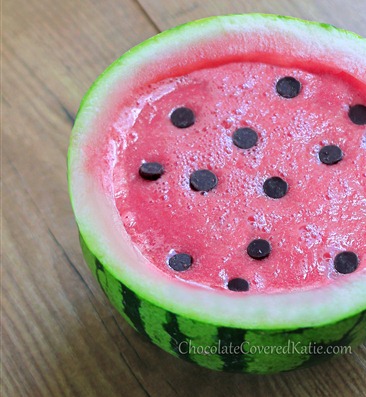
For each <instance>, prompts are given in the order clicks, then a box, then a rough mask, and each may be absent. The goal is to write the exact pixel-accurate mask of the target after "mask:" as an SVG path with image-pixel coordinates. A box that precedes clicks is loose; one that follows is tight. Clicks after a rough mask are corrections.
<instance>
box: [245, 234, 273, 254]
mask: <svg viewBox="0 0 366 397" xmlns="http://www.w3.org/2000/svg"><path fill="white" fill-rule="evenodd" d="M247 252H248V255H249V256H250V257H251V258H253V259H264V258H266V257H267V256H268V255H269V254H270V252H271V246H270V244H269V242H268V241H267V240H263V239H261V238H258V239H256V240H253V241H252V242H251V243H250V244H249V245H248V248H247Z"/></svg>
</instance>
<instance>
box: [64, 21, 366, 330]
mask: <svg viewBox="0 0 366 397" xmlns="http://www.w3.org/2000/svg"><path fill="white" fill-rule="evenodd" d="M253 34H255V35H256V34H260V40H252V39H251V38H252V37H253ZM229 39H230V40H229ZM225 40H227V41H225ZM220 42H221V43H222V42H225V43H226V45H221V46H220V45H218V44H217V43H220ZM228 43H231V44H229V45H228ZM253 54H254V55H253ZM188 55H189V57H188ZM272 56H273V59H277V60H278V59H284V60H288V59H291V60H294V62H295V63H303V64H304V65H306V64H307V63H310V62H315V63H317V64H318V65H325V66H326V67H329V68H331V69H333V70H334V71H335V72H337V73H342V72H344V73H346V74H347V75H349V76H351V77H352V78H355V79H357V80H359V81H360V82H362V83H364V84H366V40H365V39H362V38H360V37H358V36H356V35H354V34H352V33H349V32H346V31H342V30H337V29H335V28H332V27H330V26H327V27H324V26H322V25H320V24H315V23H310V22H305V21H300V20H296V19H291V18H283V17H276V16H269V15H260V14H248V15H237V16H225V17H213V18H208V19H205V20H200V21H196V22H192V23H190V24H186V25H183V26H180V27H178V28H175V29H172V30H170V31H167V32H164V33H162V34H160V35H158V36H155V37H154V38H152V39H150V40H148V41H146V42H144V43H142V44H141V45H139V46H137V47H135V48H133V49H132V50H130V51H129V52H127V53H126V54H125V55H124V56H123V57H121V58H120V59H119V60H117V61H116V62H115V63H114V64H112V65H111V66H110V67H109V68H108V69H107V70H106V71H105V72H104V73H103V74H102V75H101V76H100V78H99V79H98V80H97V81H96V83H95V84H94V85H93V86H92V88H91V90H89V92H88V94H87V95H86V97H85V98H84V100H83V102H82V105H81V107H80V110H79V113H78V116H77V119H76V122H75V126H74V129H73V132H72V136H71V142H70V148H69V155H68V169H69V188H70V196H71V201H72V205H73V209H74V213H75V217H76V221H77V224H78V226H79V230H80V232H81V234H82V236H83V238H84V240H85V242H86V244H87V245H88V247H89V248H90V249H91V250H92V251H93V253H94V254H95V255H96V256H97V257H98V258H99V259H100V261H101V262H102V263H103V264H104V265H105V267H106V268H107V269H108V271H110V272H111V273H112V274H113V275H114V276H115V277H116V278H117V279H119V280H120V281H122V282H123V283H124V284H126V285H127V286H128V287H129V288H131V289H132V290H134V291H135V292H136V293H137V294H138V295H139V296H141V297H143V298H145V299H146V300H148V301H150V302H152V303H155V304H156V305H158V306H160V307H162V308H165V309H167V310H170V311H173V312H175V313H178V314H181V315H184V316H187V317H191V318H194V319H198V320H201V321H205V322H210V323H214V324H218V325H223V326H238V327H246V328H261V329H279V328H292V327H293V328H295V327H308V326H316V325H322V324H327V323H331V322H335V321H337V320H340V319H342V318H345V317H348V316H350V315H352V314H356V313H359V312H360V311H362V310H365V309H366V271H365V269H363V270H362V271H357V272H356V273H354V274H352V275H346V277H344V278H339V279H338V280H336V281H334V283H332V284H331V285H329V286H326V287H322V288H318V289H313V290H307V291H296V292H291V291H289V292H287V293H281V294H255V295H245V294H237V293H232V292H229V291H228V292H226V291H217V290H213V289H209V288H205V287H202V286H199V285H195V284H190V283H187V282H182V281H179V280H177V279H174V278H172V277H169V276H168V275H166V274H164V273H162V272H161V271H159V270H157V268H156V267H155V266H154V265H153V264H152V263H149V262H148V261H147V260H146V258H144V257H143V256H142V254H141V253H140V252H139V251H138V249H137V248H136V247H135V246H134V245H133V244H132V243H131V241H130V238H129V236H128V235H127V233H126V231H125V229H124V226H123V223H122V220H121V218H120V215H119V213H118V210H117V208H116V206H115V201H114V194H113V191H111V189H113V186H112V185H111V183H110V181H111V180H112V171H113V164H111V166H110V168H109V173H110V174H108V172H106V174H105V175H102V177H101V178H100V177H98V178H96V177H95V175H93V174H92V173H90V172H89V171H88V170H87V169H86V164H87V161H88V158H87V155H88V151H87V150H85V148H86V147H87V146H88V145H90V144H91V143H92V142H93V141H96V137H98V136H100V135H101V134H103V133H104V132H105V131H106V128H108V123H110V121H111V117H112V116H113V115H115V114H116V106H119V105H120V104H121V101H123V98H127V97H128V96H130V95H131V93H133V92H134V87H136V86H143V85H145V84H149V83H151V82H152V81H156V79H161V78H165V77H169V76H174V75H175V73H176V71H177V67H178V68H181V67H182V66H184V68H186V69H187V71H190V70H193V69H195V68H197V67H203V62H207V60H209V61H211V62H215V61H216V60H220V59H222V58H225V57H233V58H235V59H241V60H251V59H253V57H256V58H259V59H260V57H264V58H267V59H271V57H272ZM154 62H156V63H154ZM365 222H366V221H365ZM365 240H366V235H365Z"/></svg>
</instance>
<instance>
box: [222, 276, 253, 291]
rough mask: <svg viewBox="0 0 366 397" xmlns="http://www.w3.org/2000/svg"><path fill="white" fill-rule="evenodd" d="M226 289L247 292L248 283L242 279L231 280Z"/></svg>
mask: <svg viewBox="0 0 366 397" xmlns="http://www.w3.org/2000/svg"><path fill="white" fill-rule="evenodd" d="M227 287H228V288H229V290H231V291H248V290H249V283H248V281H247V280H244V279H243V278H240V277H238V278H232V279H231V280H230V281H229V282H228V283H227Z"/></svg>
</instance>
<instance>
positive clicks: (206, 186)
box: [189, 170, 217, 192]
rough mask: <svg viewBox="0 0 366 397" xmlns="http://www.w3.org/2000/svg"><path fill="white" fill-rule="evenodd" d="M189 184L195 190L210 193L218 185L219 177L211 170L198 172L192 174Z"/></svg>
mask: <svg viewBox="0 0 366 397" xmlns="http://www.w3.org/2000/svg"><path fill="white" fill-rule="evenodd" d="M189 184H190V186H191V189H193V190H196V191H198V192H208V191H209V190H211V189H213V188H214V187H215V186H216V185H217V177H216V175H215V174H214V173H213V172H211V171H209V170H198V171H194V172H192V174H191V176H190V178H189Z"/></svg>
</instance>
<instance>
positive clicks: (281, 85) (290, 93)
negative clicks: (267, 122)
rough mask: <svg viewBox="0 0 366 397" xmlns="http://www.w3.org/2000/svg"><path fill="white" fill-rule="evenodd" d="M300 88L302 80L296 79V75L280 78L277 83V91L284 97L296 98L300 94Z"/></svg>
mask: <svg viewBox="0 0 366 397" xmlns="http://www.w3.org/2000/svg"><path fill="white" fill-rule="evenodd" d="M300 90H301V84H300V81H298V80H296V79H295V78H294V77H289V76H286V77H283V78H282V79H280V80H278V81H277V84H276V91H277V93H278V94H279V95H281V96H282V97H284V98H295V97H296V96H298V95H299V93H300Z"/></svg>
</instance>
